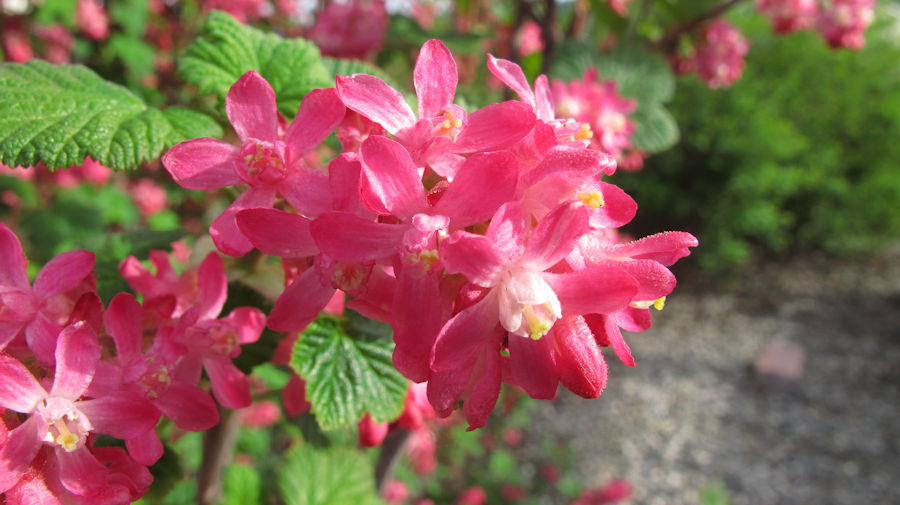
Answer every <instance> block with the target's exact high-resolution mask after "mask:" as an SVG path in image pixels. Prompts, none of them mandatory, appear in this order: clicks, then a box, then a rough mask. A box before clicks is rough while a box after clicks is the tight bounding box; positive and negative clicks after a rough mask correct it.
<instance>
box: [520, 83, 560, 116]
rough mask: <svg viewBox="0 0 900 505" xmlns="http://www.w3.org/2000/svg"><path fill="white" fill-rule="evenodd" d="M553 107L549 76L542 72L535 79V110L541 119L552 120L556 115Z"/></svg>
mask: <svg viewBox="0 0 900 505" xmlns="http://www.w3.org/2000/svg"><path fill="white" fill-rule="evenodd" d="M526 84H527V83H526ZM553 109H554V107H553V97H552V96H550V85H549V84H548V83H547V76H546V75H544V74H541V75H539V76H537V79H535V80H534V112H535V113H536V114H537V117H538V119H540V120H541V121H552V120H553V119H554V118H555V116H556V114H555V111H554V110H553Z"/></svg>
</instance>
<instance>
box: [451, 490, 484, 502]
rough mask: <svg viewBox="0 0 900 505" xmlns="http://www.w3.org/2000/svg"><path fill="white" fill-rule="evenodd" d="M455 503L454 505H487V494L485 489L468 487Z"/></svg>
mask: <svg viewBox="0 0 900 505" xmlns="http://www.w3.org/2000/svg"><path fill="white" fill-rule="evenodd" d="M453 503H454V505H485V504H486V503H487V493H486V492H485V490H484V488H482V487H479V486H472V487H467V488H466V489H465V490H463V492H462V493H460V494H459V498H457V499H456V501H455V502H453Z"/></svg>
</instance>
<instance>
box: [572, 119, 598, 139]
mask: <svg viewBox="0 0 900 505" xmlns="http://www.w3.org/2000/svg"><path fill="white" fill-rule="evenodd" d="M574 137H575V138H574V140H587V139H590V138H593V137H594V132H593V131H591V127H590V126H588V125H587V124H586V123H582V125H581V129H580V130H578V133H576V134H575V136H574Z"/></svg>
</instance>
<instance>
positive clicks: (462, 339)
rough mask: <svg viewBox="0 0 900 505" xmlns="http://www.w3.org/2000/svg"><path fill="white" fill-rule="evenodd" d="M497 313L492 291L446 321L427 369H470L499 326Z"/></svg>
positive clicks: (437, 370) (494, 296)
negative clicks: (468, 366) (467, 367)
mask: <svg viewBox="0 0 900 505" xmlns="http://www.w3.org/2000/svg"><path fill="white" fill-rule="evenodd" d="M498 310H499V309H498V307H497V296H496V294H495V293H494V292H493V291H492V292H491V293H489V294H488V295H487V296H485V297H484V298H483V299H481V300H480V301H479V302H478V303H476V304H475V305H472V306H471V307H468V308H466V309H465V310H463V311H462V312H460V313H459V314H456V315H455V316H453V318H451V319H450V320H449V321H447V323H446V324H445V325H444V327H443V328H441V332H440V333H439V334H438V337H437V341H436V342H435V344H434V361H433V362H432V364H431V369H432V370H434V371H436V372H442V371H448V370H453V369H456V368H463V367H465V366H466V365H467V364H469V365H471V363H472V362H473V360H475V359H476V357H477V355H478V352H479V349H481V348H482V347H483V346H484V345H485V341H486V339H487V338H489V337H490V336H491V335H492V334H494V333H495V331H496V330H497V328H498V327H499V326H500V321H499V320H498V319H497V317H498Z"/></svg>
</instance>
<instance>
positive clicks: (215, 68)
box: [178, 11, 334, 118]
mask: <svg viewBox="0 0 900 505" xmlns="http://www.w3.org/2000/svg"><path fill="white" fill-rule="evenodd" d="M250 70H256V71H257V72H259V73H260V74H261V75H262V76H263V77H264V78H265V79H266V80H267V81H268V82H269V84H271V85H272V88H273V89H274V90H275V96H276V97H277V100H278V110H279V111H280V112H281V113H282V114H284V115H285V116H286V117H288V118H292V117H294V114H296V113H297V108H298V107H299V106H300V100H301V99H302V98H303V97H304V96H305V95H306V94H307V93H309V92H310V91H311V90H313V89H316V88H325V87H330V86H333V85H334V80H333V79H331V78H330V77H329V73H328V70H327V69H326V68H325V66H324V65H323V64H322V59H321V57H320V56H319V50H318V49H317V48H316V46H315V45H313V44H312V43H311V42H309V41H306V40H304V39H300V38H294V39H284V38H282V37H280V36H278V35H275V34H266V33H263V32H261V31H259V30H257V29H255V28H251V27H249V26H246V25H243V24H241V23H239V22H238V21H236V20H235V19H234V18H233V17H231V16H229V15H228V14H225V13H224V12H221V11H213V12H211V13H210V14H209V17H207V19H206V22H205V23H204V24H203V27H202V28H201V33H200V37H199V38H198V39H197V40H196V41H194V43H193V44H191V46H190V47H188V48H187V50H186V51H185V53H184V55H183V56H182V57H181V58H179V60H178V72H179V74H180V75H181V76H182V77H183V78H184V80H185V81H187V82H188V83H190V84H193V85H195V86H197V88H199V90H200V92H201V93H211V94H214V95H215V96H216V97H217V98H219V100H220V101H223V103H224V99H225V95H227V94H228V90H229V89H230V88H231V86H232V85H233V84H234V83H235V82H237V80H238V79H240V78H241V76H242V75H244V74H245V73H247V72H248V71H250Z"/></svg>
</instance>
